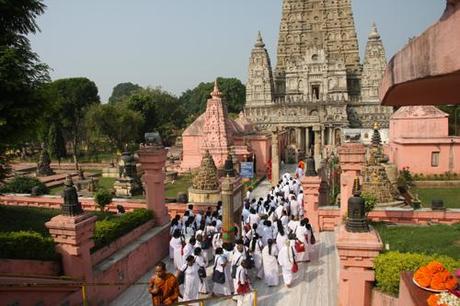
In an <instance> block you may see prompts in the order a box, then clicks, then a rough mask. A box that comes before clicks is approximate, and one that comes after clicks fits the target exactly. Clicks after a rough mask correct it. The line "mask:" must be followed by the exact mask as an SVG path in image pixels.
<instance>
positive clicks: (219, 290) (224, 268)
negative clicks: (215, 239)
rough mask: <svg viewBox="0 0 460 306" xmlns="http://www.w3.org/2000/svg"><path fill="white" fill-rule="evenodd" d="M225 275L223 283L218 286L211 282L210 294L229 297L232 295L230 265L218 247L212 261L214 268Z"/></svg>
mask: <svg viewBox="0 0 460 306" xmlns="http://www.w3.org/2000/svg"><path fill="white" fill-rule="evenodd" d="M213 269H216V270H218V271H219V272H221V273H224V274H225V283H223V284H219V283H216V282H213V287H212V292H213V294H215V295H231V294H233V283H232V277H231V275H230V263H229V262H228V260H227V257H225V255H224V250H223V249H222V248H221V247H219V248H217V249H216V258H215V259H214V268H213Z"/></svg>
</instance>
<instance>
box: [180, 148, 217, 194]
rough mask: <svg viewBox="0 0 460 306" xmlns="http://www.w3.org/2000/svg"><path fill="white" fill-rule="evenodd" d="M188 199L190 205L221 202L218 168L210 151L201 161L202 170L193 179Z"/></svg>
mask: <svg viewBox="0 0 460 306" xmlns="http://www.w3.org/2000/svg"><path fill="white" fill-rule="evenodd" d="M188 199H189V202H190V203H217V201H220V200H221V194H220V184H219V177H218V175H217V167H216V164H215V163H214V159H213V157H212V155H211V153H210V152H209V151H208V150H206V151H205V153H204V155H203V158H202V159H201V166H200V170H199V171H198V173H197V174H196V175H195V176H194V177H193V179H192V186H191V187H190V188H189V189H188Z"/></svg>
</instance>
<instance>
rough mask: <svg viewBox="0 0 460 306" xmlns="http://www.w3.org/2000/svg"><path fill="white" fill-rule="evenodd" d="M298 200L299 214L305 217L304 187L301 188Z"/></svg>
mask: <svg viewBox="0 0 460 306" xmlns="http://www.w3.org/2000/svg"><path fill="white" fill-rule="evenodd" d="M297 202H298V203H299V216H300V218H303V216H304V206H303V205H304V204H303V191H302V189H300V190H299V195H298V196H297Z"/></svg>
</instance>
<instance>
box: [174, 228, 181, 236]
mask: <svg viewBox="0 0 460 306" xmlns="http://www.w3.org/2000/svg"><path fill="white" fill-rule="evenodd" d="M173 237H174V238H179V237H180V229H178V228H176V229H175V230H174V232H173Z"/></svg>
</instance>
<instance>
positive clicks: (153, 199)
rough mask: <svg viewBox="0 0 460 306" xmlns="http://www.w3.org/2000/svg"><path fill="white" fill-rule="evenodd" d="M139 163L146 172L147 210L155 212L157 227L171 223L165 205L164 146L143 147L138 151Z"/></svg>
mask: <svg viewBox="0 0 460 306" xmlns="http://www.w3.org/2000/svg"><path fill="white" fill-rule="evenodd" d="M138 154H139V161H140V163H141V165H142V169H143V170H144V177H143V178H144V182H145V186H144V188H145V197H146V203H147V209H149V210H151V211H153V213H154V214H155V220H156V222H157V225H163V224H165V223H167V222H169V218H168V210H167V208H166V205H165V184H164V181H165V178H166V174H165V171H164V166H165V163H166V150H165V149H164V147H163V146H158V145H153V146H143V147H141V149H140V150H139V151H138Z"/></svg>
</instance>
